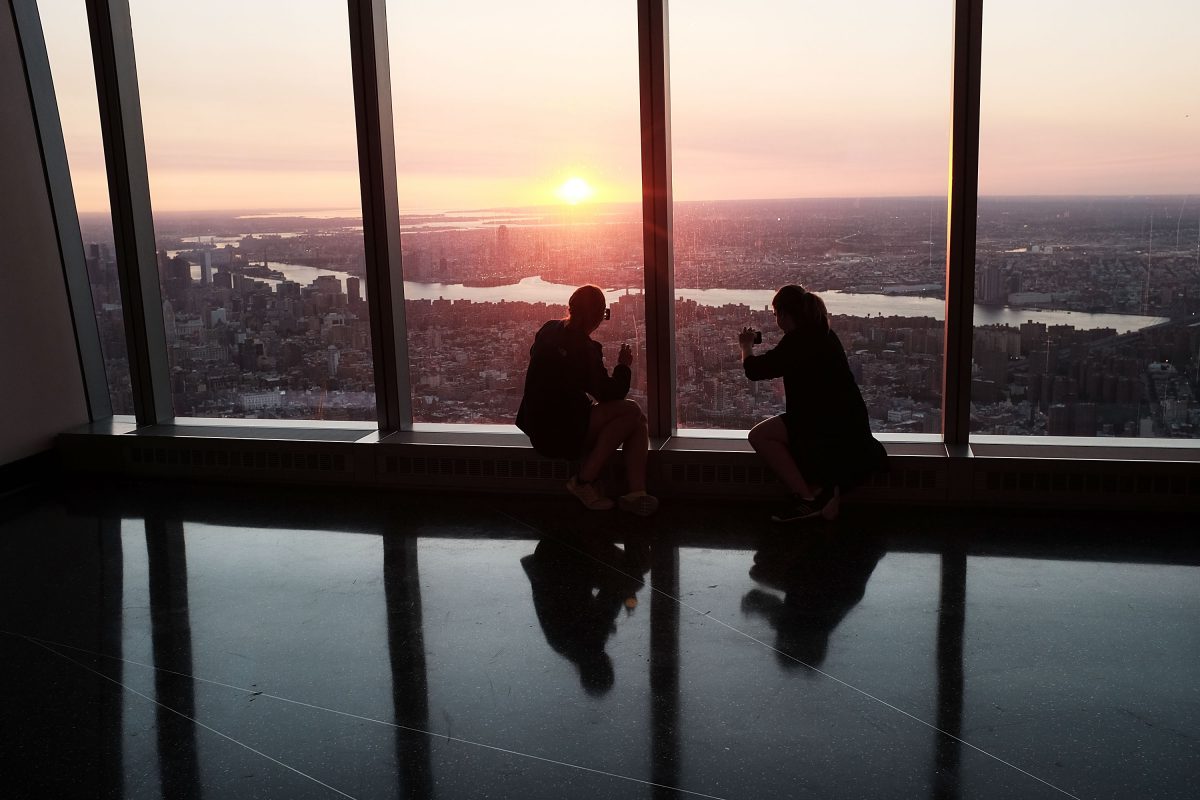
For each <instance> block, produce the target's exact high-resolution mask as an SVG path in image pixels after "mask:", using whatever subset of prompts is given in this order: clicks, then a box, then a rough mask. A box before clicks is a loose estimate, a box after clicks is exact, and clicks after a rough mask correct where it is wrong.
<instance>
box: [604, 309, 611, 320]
mask: <svg viewBox="0 0 1200 800" xmlns="http://www.w3.org/2000/svg"><path fill="white" fill-rule="evenodd" d="M604 318H605V319H612V309H611V308H606V309H604Z"/></svg>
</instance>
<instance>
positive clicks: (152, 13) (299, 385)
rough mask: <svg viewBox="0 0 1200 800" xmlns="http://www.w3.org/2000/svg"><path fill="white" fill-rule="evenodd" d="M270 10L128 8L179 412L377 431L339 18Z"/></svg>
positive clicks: (343, 25) (328, 6)
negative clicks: (346, 424)
mask: <svg viewBox="0 0 1200 800" xmlns="http://www.w3.org/2000/svg"><path fill="white" fill-rule="evenodd" d="M279 10H280V9H279V7H278V6H277V5H275V4H271V3H252V4H243V3H237V2H233V1H232V0H216V1H215V2H207V3H160V2H150V0H134V2H132V3H131V15H132V22H133V32H134V35H135V39H136V46H137V61H138V76H139V88H140V92H141V100H142V116H143V122H144V126H145V138H146V154H147V162H148V166H149V175H150V189H151V200H152V205H153V208H154V212H155V218H154V224H155V233H156V238H157V248H158V260H159V263H158V268H159V276H160V279H161V283H162V291H163V298H162V303H163V319H164V322H165V326H166V339H167V347H168V349H169V356H170V364H171V392H172V396H173V399H174V404H175V413H176V414H177V415H179V416H198V417H259V418H287V419H351V420H364V419H373V418H374V416H375V394H374V386H375V382H374V369H373V363H372V358H371V342H370V325H369V318H368V312H367V305H366V301H365V297H364V294H363V292H364V290H365V288H366V287H365V284H364V280H363V276H364V256H363V238H362V226H361V217H362V209H361V206H360V194H359V185H358V161H357V142H356V133H355V115H354V97H353V88H352V85H351V74H350V46H349V36H348V33H347V32H348V28H349V26H348V21H347V18H346V8H345V6H344V5H339V4H337V3H314V4H309V5H308V6H306V7H305V9H304V11H303V13H294V14H280V13H279ZM265 32H269V35H266V36H264V33H265Z"/></svg>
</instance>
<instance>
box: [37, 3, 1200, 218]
mask: <svg viewBox="0 0 1200 800" xmlns="http://www.w3.org/2000/svg"><path fill="white" fill-rule="evenodd" d="M40 6H41V8H42V14H43V24H44V27H45V28H46V31H47V44H48V46H49V49H50V55H51V63H52V68H53V70H54V77H55V82H56V89H57V91H58V95H59V101H60V108H61V110H62V115H63V122H64V130H65V132H66V135H67V143H68V154H69V157H70V159H71V164H72V175H73V177H74V180H75V190H76V197H77V201H78V203H79V206H80V208H81V209H83V210H99V209H104V208H106V207H107V200H106V191H107V190H106V182H105V179H104V175H103V161H102V151H101V147H100V133H99V122H98V119H97V116H96V111H95V88H94V84H93V78H92V72H91V65H90V62H89V52H88V41H87V22H86V14H85V13H84V7H83V0H42V2H41V3H40ZM131 6H132V14H133V25H134V34H135V39H136V47H137V59H138V69H139V75H140V90H141V96H142V103H143V117H144V124H145V132H146V149H147V156H148V160H149V165H150V179H151V191H152V199H153V203H154V207H155V209H156V210H160V211H168V210H191V209H212V208H236V209H279V208H322V207H357V205H358V202H359V196H358V179H357V167H356V154H355V131H354V111H353V97H352V93H351V86H350V55H349V44H348V33H347V21H346V9H345V5H344V4H341V3H333V2H327V1H326V2H314V1H313V0H292V2H287V3H286V4H284V3H283V2H282V0H280V2H260V3H252V4H241V3H239V2H234V1H233V0H207V2H205V3H188V4H177V3H162V2H158V0H132V2H131ZM281 7H286V9H287V13H285V14H280V13H279V12H280V9H281ZM733 8H736V13H733V12H732V11H731V9H733ZM1086 8H1087V10H1088V14H1087V15H1086V16H1080V15H1079V9H1080V5H1079V4H1078V3H1072V2H1068V1H1067V0H1040V1H1035V0H1003V2H1000V1H998V0H997V1H996V2H989V3H987V7H986V8H985V12H984V13H985V16H984V30H985V33H984V64H983V73H984V74H983V104H982V105H983V123H982V131H981V159H980V188H981V192H983V193H985V194H1189V193H1200V128H1198V127H1197V126H1198V125H1200V99H1198V98H1200V92H1197V91H1196V90H1195V85H1196V82H1197V79H1198V78H1200V48H1197V47H1196V46H1195V44H1194V42H1193V41H1192V38H1193V36H1194V31H1195V30H1196V29H1197V24H1196V23H1197V22H1200V4H1196V3H1194V2H1192V0H1153V1H1152V2H1147V3H1140V4H1130V3H1127V2H1124V1H1123V0H1094V1H1093V2H1092V3H1089V4H1088V5H1087V6H1086ZM671 9H672V18H671V22H670V26H671V42H670V46H671V70H672V126H673V155H672V157H673V166H674V191H675V196H676V198H677V199H681V200H693V199H729V198H762V197H805V196H873V195H938V194H943V195H944V194H945V191H946V188H945V187H946V168H947V161H948V159H947V148H948V137H947V131H948V126H949V113H950V57H951V40H950V36H951V26H952V4H951V3H950V2H949V0H936V2H935V1H934V0H909V1H908V2H903V3H898V2H895V1H894V0H859V2H857V3H853V4H834V3H829V2H821V3H816V2H803V1H801V0H789V1H787V2H784V1H782V0H777V1H774V2H767V1H766V0H742V2H739V3H737V4H736V6H735V5H734V4H730V3H728V2H725V1H724V0H687V2H675V3H673V4H672V5H671ZM388 14H389V17H390V18H391V19H390V37H389V38H390V42H391V47H392V67H393V94H394V105H395V109H396V147H397V157H398V161H399V165H400V174H399V186H400V202H401V206H402V207H405V208H422V209H433V208H446V209H452V208H478V207H492V206H508V205H528V204H536V203H550V202H556V200H557V198H556V196H555V190H556V189H557V188H558V187H559V186H560V185H561V184H562V183H563V182H564V181H566V180H567V179H568V178H571V177H576V176H578V177H581V178H583V179H585V180H587V181H588V182H589V183H590V184H591V185H592V187H593V189H594V190H595V194H594V196H593V199H594V200H595V201H597V202H604V201H636V200H637V199H638V197H639V196H640V166H639V158H640V153H639V135H638V84H637V69H638V61H637V18H636V3H634V2H633V0H627V1H626V2H605V3H597V2H594V0H522V2H519V3H495V2H490V1H489V2H481V1H479V0H471V1H470V2H468V1H467V0H460V1H459V2H453V1H450V0H447V1H445V2H438V3H429V2H418V0H404V2H401V1H400V0H393V2H389V3H388Z"/></svg>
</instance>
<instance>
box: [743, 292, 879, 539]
mask: <svg viewBox="0 0 1200 800" xmlns="http://www.w3.org/2000/svg"><path fill="white" fill-rule="evenodd" d="M771 305H772V306H773V307H774V309H775V319H776V321H777V322H778V323H779V329H780V330H782V331H783V339H781V340H780V342H779V344H778V345H776V346H775V347H774V348H773V349H771V350H769V351H767V352H766V353H763V354H762V355H755V354H754V337H755V331H753V330H751V329H749V328H746V329H743V330H742V332H741V334H740V335H739V336H738V344H739V345H740V346H741V349H742V367H743V369H745V372H746V377H747V378H749V379H750V380H752V381H761V380H766V379H769V378H779V377H782V378H783V387H784V393H785V397H786V405H787V410H786V411H785V412H784V413H783V414H780V415H779V416H776V417H772V418H771V419H768V420H764V421H763V422H760V423H759V424H758V425H755V426H754V429H753V430H751V431H750V445H751V446H752V447H753V448H754V450H755V451H756V452H757V453H758V454H759V455H760V456H762V457H763V459H764V460H765V461H766V462H767V464H768V465H769V466H770V467H771V469H772V470H774V471H775V474H776V475H778V476H779V479H780V480H781V481H782V482H783V484H784V486H785V487H786V488H787V490H788V492H789V494H790V497H789V503H788V505H787V507H786V508H784V509H783V510H781V511H780V512H778V513H777V514H775V515H774V516H773V517H772V518H773V519H775V520H776V521H779V522H789V521H792V520H798V519H807V518H810V517H816V516H823V517H825V518H826V519H833V518H834V517H836V516H837V511H838V496H839V493H840V491H841V490H842V489H848V488H850V487H853V486H855V485H857V484H859V483H862V482H863V481H864V480H865V479H866V478H867V476H868V475H870V473H871V472H873V471H875V470H878V469H881V468H882V467H883V466H884V464H885V463H886V459H887V453H886V452H885V451H884V449H883V446H882V445H881V444H879V442H877V441H876V440H875V438H874V437H873V436H871V426H870V423H869V421H868V417H867V406H866V404H865V403H864V402H863V399H862V394H861V393H860V392H859V391H858V385H857V384H856V383H855V382H854V375H852V374H851V372H850V365H849V363H848V362H847V361H846V351H845V349H844V348H843V347H842V342H841V340H840V339H838V336H837V334H836V333H834V332H833V330H832V329H831V328H830V327H829V313H828V312H827V311H826V310H825V303H824V302H823V301H822V300H821V298H820V297H818V296H817V295H815V294H813V293H812V292H808V291H805V290H804V289H803V288H802V287H800V286H795V285H790V286H784V287H783V288H782V289H780V290H779V291H778V292H777V293H776V294H775V299H774V300H772V301H771Z"/></svg>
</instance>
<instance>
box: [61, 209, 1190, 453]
mask: <svg viewBox="0 0 1200 800" xmlns="http://www.w3.org/2000/svg"><path fill="white" fill-rule="evenodd" d="M944 205H945V204H944V201H938V200H936V199H931V198H914V199H882V198H878V199H869V200H775V201H744V202H714V203H677V204H676V208H675V218H674V223H675V228H674V233H675V239H674V248H675V285H676V287H677V298H676V305H675V317H676V319H675V331H676V335H675V352H676V360H677V370H678V371H677V394H678V412H679V425H680V427H681V428H729V429H745V428H749V427H751V426H752V425H754V424H755V423H756V422H758V421H759V420H761V419H763V418H765V417H767V416H770V415H772V414H776V413H779V412H780V411H782V409H783V394H782V391H783V389H782V385H781V384H780V382H778V381H773V382H767V383H762V384H751V383H749V382H748V381H746V379H745V377H744V376H743V374H742V371H741V367H740V362H739V359H738V350H737V346H736V334H737V331H739V330H740V329H741V328H742V327H743V326H745V325H751V326H753V327H756V328H759V329H760V330H762V331H763V332H764V336H765V341H766V345H767V346H770V345H771V344H772V343H773V342H775V341H778V337H779V335H780V334H779V331H778V330H777V329H776V327H775V323H774V318H773V316H772V315H771V314H770V312H769V310H768V307H767V306H768V303H769V300H770V295H771V293H772V291H773V290H774V289H776V288H778V287H779V286H781V285H783V284H786V283H801V284H803V285H805V286H806V287H808V288H809V289H812V290H814V291H818V292H822V293H824V295H825V297H826V299H827V301H828V304H829V306H830V311H831V314H832V320H833V325H834V329H835V330H836V331H837V332H838V335H839V337H840V338H841V340H842V343H843V345H844V346H845V347H846V350H847V356H848V359H849V361H850V364H851V368H852V370H853V371H854V374H855V377H856V378H857V380H858V383H859V386H860V387H861V389H862V392H863V395H864V398H865V399H866V401H867V406H868V409H869V412H870V416H871V424H872V427H873V428H874V429H875V430H876V431H880V432H909V433H939V432H940V431H941V417H940V394H941V381H942V352H943V344H944V343H943V336H944V334H943V322H942V316H943V313H944V312H943V310H942V307H941V299H942V298H943V296H944V294H943V293H944V271H945V266H944V253H945V222H944ZM344 213H345V214H346V216H341V217H337V216H318V215H315V214H312V215H310V214H301V213H297V214H295V215H284V214H272V215H256V216H238V215H233V214H209V215H204V214H160V215H157V216H156V219H155V224H156V233H157V237H158V242H157V244H158V248H159V256H158V257H159V277H160V280H161V284H162V291H163V314H164V323H165V328H166V338H167V345H168V349H169V358H170V365H171V370H172V373H171V374H172V393H173V397H174V403H175V411H176V414H177V415H179V416H198V417H263V418H294V419H340V420H345V419H372V418H373V417H374V413H375V412H374V402H375V399H374V384H373V381H374V377H373V368H372V360H371V346H370V338H371V337H370V324H369V317H368V307H367V303H366V299H365V288H366V287H365V280H364V256H363V240H362V231H361V220H360V219H358V218H357V217H356V216H354V215H353V214H352V213H351V212H344ZM81 222H82V224H83V234H84V241H85V242H86V243H87V245H86V251H87V255H88V269H89V274H90V276H91V281H92V288H93V298H94V302H95V307H96V311H97V318H98V321H99V325H100V330H101V338H102V345H103V347H104V351H105V356H106V361H107V365H108V370H109V380H110V384H111V385H112V387H113V395H114V400H115V405H116V407H117V409H116V410H117V412H118V413H130V411H131V408H130V391H129V377H128V368H127V366H126V364H125V354H124V332H123V327H122V325H123V324H122V317H121V305H120V303H121V300H120V291H119V286H118V279H117V272H116V265H115V263H114V257H113V252H112V247H111V241H112V235H111V229H110V228H109V227H108V220H107V218H106V217H102V216H99V215H86V214H85V215H83V216H82V220H81ZM402 229H403V235H402V248H403V268H404V273H405V278H406V287H405V288H406V297H407V298H408V299H407V302H406V316H407V325H408V330H409V337H408V344H409V357H410V377H411V383H412V387H413V407H414V417H415V419H416V421H418V422H452V423H504V424H508V423H511V422H512V419H513V417H514V415H515V412H516V407H517V404H518V403H519V401H520V394H521V388H522V382H523V379H524V373H525V367H526V363H527V359H528V348H529V344H530V341H531V339H532V336H533V334H534V332H536V330H537V327H538V326H539V325H540V324H541V323H542V322H544V321H545V320H547V319H550V318H553V317H557V316H563V315H564V314H565V312H566V308H565V301H566V298H567V296H568V295H569V294H570V291H571V289H572V288H573V287H574V286H577V285H579V284H582V283H595V284H597V285H600V286H601V287H603V288H604V289H605V290H606V291H607V293H608V294H609V297H610V304H611V306H612V320H611V321H610V322H607V323H605V324H604V325H602V326H601V328H600V330H599V331H598V332H597V333H596V335H595V338H597V340H599V341H601V342H602V343H603V344H604V345H605V352H606V353H607V354H608V357H609V359H610V360H611V359H614V358H615V354H616V350H617V347H618V346H619V344H620V343H622V342H629V343H630V344H632V345H633V347H634V351H635V358H636V359H637V360H636V361H635V368H634V374H635V386H634V390H633V392H632V396H633V397H634V398H635V399H638V400H642V401H644V399H645V372H644V369H640V368H639V367H642V366H643V365H644V359H643V353H642V346H643V343H644V339H645V336H644V329H643V319H644V308H643V298H642V296H641V287H642V280H643V259H642V227H641V220H640V213H639V210H638V209H637V208H636V207H591V208H588V207H583V206H564V207H561V208H554V209H519V210H512V211H509V210H501V211H487V212H478V213H455V214H441V213H431V214H425V215H407V214H406V215H404V216H403V218H402ZM975 292H976V303H977V305H976V320H975V322H976V327H975V334H974V349H973V359H974V367H973V374H972V429H973V430H974V431H976V432H979V433H995V434H1011V435H1073V436H1141V437H1149V436H1153V437H1193V436H1195V435H1196V431H1197V425H1198V424H1200V404H1198V403H1197V401H1196V394H1195V392H1196V388H1197V385H1198V383H1200V376H1198V374H1197V373H1198V370H1200V317H1197V316H1196V314H1197V312H1198V311H1200V203H1195V204H1192V203H1189V201H1188V199H1187V198H1182V197H1155V198H1013V199H986V198H985V199H981V201H980V207H979V218H978V236H977V259H976V286H975Z"/></svg>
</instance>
